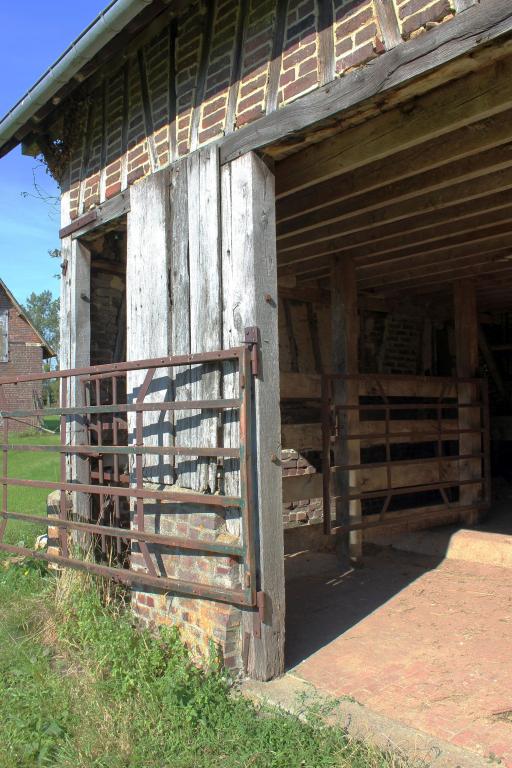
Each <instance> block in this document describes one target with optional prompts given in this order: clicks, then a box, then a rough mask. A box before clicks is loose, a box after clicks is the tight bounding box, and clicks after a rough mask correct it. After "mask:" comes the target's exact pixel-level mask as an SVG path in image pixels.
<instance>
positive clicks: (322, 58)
mask: <svg viewBox="0 0 512 768" xmlns="http://www.w3.org/2000/svg"><path fill="white" fill-rule="evenodd" d="M317 18H318V71H319V73H320V85H326V84H327V83H330V82H332V81H333V80H334V78H335V77H336V58H335V54H334V29H333V22H334V13H333V7H332V0H317Z"/></svg>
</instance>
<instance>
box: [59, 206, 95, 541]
mask: <svg viewBox="0 0 512 768" xmlns="http://www.w3.org/2000/svg"><path fill="white" fill-rule="evenodd" d="M61 222H62V224H63V229H65V228H66V225H68V224H69V193H68V192H65V193H64V194H63V195H62V200H61ZM61 253H62V264H63V274H62V280H61V303H60V351H59V367H60V368H61V369H66V368H82V367H87V366H88V365H90V355H91V305H90V295H91V255H90V253H89V251H88V249H87V248H86V247H85V246H84V245H83V244H82V243H80V242H79V241H78V240H73V239H72V238H71V236H69V235H68V236H67V237H64V238H63V239H62V241H61ZM66 397H67V402H68V405H69V406H71V407H72V406H81V405H84V402H83V392H82V388H81V386H80V385H79V383H78V381H77V380H76V379H72V380H70V381H69V382H68V384H67V385H66ZM66 432H67V436H66V439H67V441H68V443H70V444H73V445H83V444H85V443H87V441H88V436H87V430H86V426H85V423H84V421H83V420H81V419H74V420H70V422H68V425H67V429H66ZM66 476H67V479H68V480H70V481H78V482H81V483H86V484H87V483H88V482H89V463H88V461H87V460H86V459H84V458H83V457H80V456H68V457H67V459H66ZM73 508H74V510H75V513H76V515H77V517H78V518H80V519H81V520H86V521H87V520H89V519H90V500H89V497H88V496H86V495H85V494H83V493H75V494H73ZM73 538H74V541H75V543H76V544H78V545H79V546H81V547H83V548H85V547H87V539H86V538H85V536H84V535H82V534H79V533H76V534H74V535H73Z"/></svg>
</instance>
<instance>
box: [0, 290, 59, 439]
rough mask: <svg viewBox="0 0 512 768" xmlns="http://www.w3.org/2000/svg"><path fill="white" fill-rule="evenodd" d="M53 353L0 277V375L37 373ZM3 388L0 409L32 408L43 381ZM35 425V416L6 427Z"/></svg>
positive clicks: (11, 422)
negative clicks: (3, 400)
mask: <svg viewBox="0 0 512 768" xmlns="http://www.w3.org/2000/svg"><path fill="white" fill-rule="evenodd" d="M54 356H55V352H54V351H53V349H52V348H51V347H50V346H49V345H48V344H47V342H46V341H45V340H44V339H43V337H42V336H41V334H40V333H39V331H37V330H36V328H34V326H33V325H32V323H31V322H30V320H29V318H28V317H27V315H26V313H25V312H24V311H23V309H22V307H21V306H20V305H19V304H18V302H17V301H16V299H15V298H14V296H13V295H12V293H11V292H10V290H9V289H8V288H7V286H6V285H5V283H4V282H3V280H1V279H0V378H2V377H4V376H16V375H20V376H21V375H23V374H30V373H38V372H39V371H40V370H41V368H42V365H43V361H44V360H48V359H49V358H51V357H54ZM4 389H5V393H4V395H3V398H4V399H5V400H7V402H0V411H1V410H2V408H3V407H5V406H7V407H8V408H19V409H24V408H33V407H34V403H38V402H42V382H29V383H20V384H16V385H12V386H8V387H5V388H4ZM0 423H1V418H0ZM34 425H35V424H34V419H32V420H28V419H20V420H14V419H11V420H10V424H9V429H10V430H11V429H12V430H18V431H23V430H26V429H27V427H30V426H34Z"/></svg>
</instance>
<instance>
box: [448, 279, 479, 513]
mask: <svg viewBox="0 0 512 768" xmlns="http://www.w3.org/2000/svg"><path fill="white" fill-rule="evenodd" d="M454 321H455V322H454V325H455V357H456V371H457V376H458V377H459V378H473V377H474V376H476V373H477V369H478V313H477V306H476V287H475V283H474V282H473V281H472V280H469V279H467V280H460V281H459V282H457V283H455V285H454ZM477 397H478V392H477V388H476V387H475V386H473V385H471V384H461V385H459V405H465V404H467V403H471V402H475V401H476V399H477ZM481 426H482V419H481V411H480V409H479V408H478V407H476V408H464V407H463V408H459V429H475V430H480V429H481ZM481 446H482V440H481V435H480V434H479V433H474V434H466V435H460V438H459V453H460V454H461V455H465V456H467V455H472V454H479V453H481V451H482V447H481ZM481 476H482V461H481V459H480V458H475V459H468V460H466V461H461V462H459V479H460V480H463V481H467V480H473V479H474V480H476V481H477V482H476V483H475V485H463V486H461V488H460V496H459V503H460V504H461V506H471V505H473V504H474V505H475V506H477V505H478V504H479V503H480V502H481V500H482V485H481V484H478V480H479V479H480V478H481ZM465 519H466V523H467V524H468V525H475V524H476V523H477V522H478V510H477V509H475V510H474V511H471V512H469V513H468V514H467V515H466V518H465Z"/></svg>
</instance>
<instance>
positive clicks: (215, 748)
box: [0, 435, 404, 768]
mask: <svg viewBox="0 0 512 768" xmlns="http://www.w3.org/2000/svg"><path fill="white" fill-rule="evenodd" d="M53 440H55V438H53V437H51V436H45V437H43V436H37V437H35V436H33V435H29V436H25V437H23V438H21V441H23V442H26V443H27V442H36V443H42V442H51V441H53ZM10 471H11V473H13V474H14V473H16V474H18V475H20V474H21V475H22V476H24V477H27V476H29V477H43V476H46V477H49V478H52V477H53V476H55V477H56V476H57V472H58V456H57V455H53V454H37V453H23V452H19V453H18V454H15V455H14V456H13V457H12V460H11V461H10ZM23 490H25V489H23ZM45 495H46V492H45V491H42V492H39V491H34V490H32V489H31V490H30V491H29V493H24V494H23V496H21V495H20V496H18V495H17V491H16V492H13V494H12V497H11V499H10V506H11V507H14V508H16V509H18V510H20V511H29V510H30V511H31V512H41V513H43V511H44V507H45V504H44V501H45ZM35 529H37V526H24V531H23V533H22V532H21V530H20V529H19V528H18V527H17V526H14V527H12V528H11V529H10V532H9V535H10V537H11V538H12V539H13V540H14V541H16V540H20V538H19V537H21V536H23V537H24V539H25V540H26V541H27V543H28V544H29V545H31V544H32V543H33V540H32V539H30V537H33V536H34V535H35V534H36V533H38V531H37V530H35ZM124 597H125V595H124V593H123V592H121V591H119V590H117V591H113V588H112V586H111V585H110V586H108V585H105V583H104V582H101V581H98V580H96V579H94V578H93V577H90V576H87V575H84V574H79V573H77V572H73V571H65V572H64V573H63V574H62V575H61V576H60V577H57V576H56V575H55V572H53V571H48V570H47V568H46V565H45V564H44V563H41V562H40V561H27V560H26V561H24V562H21V563H20V562H18V561H17V560H16V559H12V558H7V559H4V561H3V563H0V723H1V726H0V732H1V738H0V768H49V767H50V766H51V768H217V767H218V768H220V767H221V766H222V768H246V767H247V768H248V767H250V768H294V767H296V768H399V767H400V768H402V766H403V765H404V764H403V763H402V761H401V760H400V758H398V757H393V756H391V755H383V754H381V753H379V752H376V751H374V750H373V749H371V748H370V747H368V746H365V745H362V744H359V743H356V742H351V741H350V740H349V739H348V738H347V737H346V735H345V733H344V732H343V730H342V729H341V728H334V727H327V726H325V725H324V724H323V722H322V721H321V720H320V717H319V713H318V712H316V711H314V710H310V711H309V712H308V713H307V715H306V719H305V721H304V720H303V719H299V718H297V717H295V716H292V715H287V714H284V713H282V712H280V711H277V710H271V709H267V708H256V707H255V706H254V705H253V704H251V703H249V702H248V701H246V700H245V699H243V698H242V697H241V696H240V695H239V694H238V693H237V691H236V687H235V686H234V685H233V682H232V681H231V680H230V679H229V678H228V677H227V676H226V674H225V673H224V672H223V670H222V668H221V665H220V663H219V660H218V659H217V657H216V654H215V651H214V649H213V648H212V653H211V659H210V663H209V665H207V667H206V668H205V669H202V670H200V669H198V668H197V667H196V666H194V664H193V663H192V662H191V660H190V658H189V656H188V654H187V651H186V650H185V648H184V647H183V646H182V644H181V642H180V640H179V636H178V634H177V633H176V632H174V631H170V630H169V629H163V630H161V631H160V633H159V634H150V633H149V632H148V631H147V630H144V631H142V630H140V628H137V627H135V626H134V622H133V617H132V615H131V613H130V610H129V606H128V605H126V604H125V602H124Z"/></svg>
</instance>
